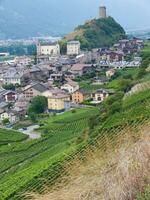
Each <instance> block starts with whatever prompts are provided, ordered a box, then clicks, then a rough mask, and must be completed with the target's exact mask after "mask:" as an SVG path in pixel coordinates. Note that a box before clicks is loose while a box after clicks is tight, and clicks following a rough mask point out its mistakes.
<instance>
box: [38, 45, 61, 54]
mask: <svg viewBox="0 0 150 200" xmlns="http://www.w3.org/2000/svg"><path fill="white" fill-rule="evenodd" d="M37 55H49V56H58V55H60V46H59V44H58V43H47V44H40V43H39V44H38V45H37Z"/></svg>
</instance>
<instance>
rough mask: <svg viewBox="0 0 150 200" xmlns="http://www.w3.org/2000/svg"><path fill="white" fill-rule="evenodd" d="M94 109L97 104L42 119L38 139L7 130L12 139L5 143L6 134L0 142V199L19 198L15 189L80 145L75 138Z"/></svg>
mask: <svg viewBox="0 0 150 200" xmlns="http://www.w3.org/2000/svg"><path fill="white" fill-rule="evenodd" d="M98 112H99V111H98V109H97V108H85V109H78V110H76V112H74V113H73V112H69V113H65V114H63V115H59V116H54V117H50V118H49V119H48V120H45V121H44V120H43V121H42V122H41V123H43V124H45V125H44V126H42V127H41V128H40V129H39V130H38V131H40V132H42V138H41V139H38V140H32V141H29V140H26V139H27V138H26V136H24V135H22V134H21V133H18V132H13V131H8V135H9V134H10V135H13V137H10V138H11V140H12V142H11V143H10V142H9V145H8V141H9V137H8V135H7V137H6V139H7V140H6V141H7V143H5V144H6V145H4V143H3V145H2V144H1V145H0V158H1V162H0V200H4V199H11V200H12V199H14V200H17V199H22V197H19V196H18V195H17V196H16V194H18V192H20V191H22V190H23V191H26V189H29V188H30V189H31V188H32V184H33V183H34V185H35V184H36V182H37V181H39V180H38V178H39V177H43V176H44V175H43V174H46V172H47V171H49V169H51V168H52V167H53V165H54V164H55V163H57V162H59V161H60V160H61V161H63V159H64V158H65V157H66V155H68V154H70V153H72V152H74V151H75V150H76V149H77V148H78V146H80V143H79V144H78V143H77V140H78V138H79V137H80V136H81V135H82V133H83V131H84V130H85V129H87V128H88V121H89V118H90V117H91V116H94V115H97V113H98ZM4 132H5V131H4V130H1V131H0V137H1V138H2V139H1V141H5V137H4ZM6 132H7V131H6ZM6 141H5V142H6Z"/></svg>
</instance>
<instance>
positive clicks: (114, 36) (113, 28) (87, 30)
mask: <svg viewBox="0 0 150 200" xmlns="http://www.w3.org/2000/svg"><path fill="white" fill-rule="evenodd" d="M75 30H83V35H79V36H76V37H75V39H76V40H79V41H80V42H81V48H82V49H92V48H98V47H104V46H112V45H113V44H114V43H115V42H117V41H118V40H119V39H122V38H125V37H126V36H125V31H124V29H123V28H122V27H121V26H120V25H119V24H118V23H117V22H116V21H115V20H114V19H113V18H112V17H108V18H107V19H94V20H92V21H91V22H90V23H86V24H85V25H82V26H78V27H77V28H76V29H75Z"/></svg>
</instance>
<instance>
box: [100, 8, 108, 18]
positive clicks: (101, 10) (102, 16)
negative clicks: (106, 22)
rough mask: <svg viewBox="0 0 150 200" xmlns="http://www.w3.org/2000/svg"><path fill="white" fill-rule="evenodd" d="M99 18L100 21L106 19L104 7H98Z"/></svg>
mask: <svg viewBox="0 0 150 200" xmlns="http://www.w3.org/2000/svg"><path fill="white" fill-rule="evenodd" d="M99 17H100V18H102V19H106V18H107V11H106V7H105V6H100V7H99Z"/></svg>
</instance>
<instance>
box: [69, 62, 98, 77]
mask: <svg viewBox="0 0 150 200" xmlns="http://www.w3.org/2000/svg"><path fill="white" fill-rule="evenodd" d="M94 70H95V65H91V64H74V65H72V67H71V69H70V72H71V73H72V74H74V75H76V76H83V75H84V74H86V73H91V72H93V71H94Z"/></svg>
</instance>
